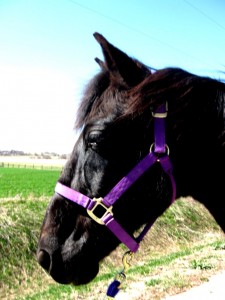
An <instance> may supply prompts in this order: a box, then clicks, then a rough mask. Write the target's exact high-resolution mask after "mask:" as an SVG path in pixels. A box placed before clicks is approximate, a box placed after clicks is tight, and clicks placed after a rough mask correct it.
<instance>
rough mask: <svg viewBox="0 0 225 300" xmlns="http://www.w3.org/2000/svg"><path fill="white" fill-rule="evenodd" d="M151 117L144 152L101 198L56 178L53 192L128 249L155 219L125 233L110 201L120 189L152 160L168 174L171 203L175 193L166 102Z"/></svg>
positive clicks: (133, 179) (119, 194)
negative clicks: (151, 130) (150, 131)
mask: <svg viewBox="0 0 225 300" xmlns="http://www.w3.org/2000/svg"><path fill="white" fill-rule="evenodd" d="M152 115H153V117H154V143H153V144H152V145H151V147H150V150H149V153H148V155H147V156H146V157H145V158H144V159H142V160H141V161H140V162H139V163H138V164H137V165H136V166H135V167H134V168H133V169H132V170H131V171H130V172H129V173H128V174H127V175H126V176H124V177H123V178H122V179H121V180H120V181H119V182H118V183H117V184H116V185H115V186H114V187H113V189H112V190H111V191H110V192H109V193H108V194H107V195H106V196H105V197H104V198H93V199H92V198H89V197H87V196H85V195H83V194H81V193H80V192H77V191H75V190H73V189H71V188H69V187H67V186H65V185H63V184H62V183H60V182H57V184H56V187H55V192H56V193H58V194H59V195H61V196H63V197H65V198H66V199H68V200H71V201H73V202H75V203H77V204H79V205H81V206H82V207H84V208H85V209H87V213H88V215H89V216H90V217H91V218H92V219H93V220H94V221H96V222H97V223H99V224H101V225H105V226H106V227H108V229H109V230H111V231H112V232H113V234H114V235H115V236H116V237H117V238H118V239H119V240H120V241H121V242H122V243H123V244H125V245H126V246H127V247H128V248H129V249H130V251H131V252H136V251H137V250H138V247H139V243H140V242H141V241H142V239H143V238H144V236H145V235H146V233H147V232H148V230H149V229H150V228H151V227H152V225H153V224H154V222H155V220H153V221H151V222H150V223H148V224H147V225H146V226H145V227H144V229H143V230H142V232H141V233H140V234H139V236H138V237H136V238H135V237H133V236H131V235H130V234H128V233H127V232H126V231H125V230H124V229H123V227H122V226H121V225H120V224H119V223H118V222H117V221H116V220H115V219H114V216H113V210H112V209H113V205H114V203H115V202H116V201H117V200H118V199H119V198H120V197H121V196H122V195H123V193H124V192H125V191H126V190H127V189H128V188H129V187H130V186H131V185H132V184H133V183H134V182H135V181H136V180H137V179H138V178H139V177H140V176H141V175H143V174H144V173H145V171H147V170H148V169H149V168H150V167H151V166H152V165H153V164H155V163H156V162H157V163H160V165H161V167H162V169H163V170H164V172H165V173H166V174H167V175H168V177H169V178H170V181H171V185H172V197H171V204H172V202H173V201H174V199H175V197H176V184H175V181H174V178H173V174H172V164H171V161H170V158H169V148H168V146H167V144H166V141H165V118H166V116H167V105H166V104H162V105H161V106H160V107H159V108H158V109H157V110H156V112H154V113H152Z"/></svg>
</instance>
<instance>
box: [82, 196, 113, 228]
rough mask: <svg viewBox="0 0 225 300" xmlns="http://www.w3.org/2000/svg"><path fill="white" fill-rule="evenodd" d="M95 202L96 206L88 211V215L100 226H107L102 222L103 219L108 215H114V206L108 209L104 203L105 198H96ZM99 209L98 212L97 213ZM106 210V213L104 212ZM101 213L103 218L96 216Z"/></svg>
mask: <svg viewBox="0 0 225 300" xmlns="http://www.w3.org/2000/svg"><path fill="white" fill-rule="evenodd" d="M93 201H95V202H96V203H95V205H94V207H93V208H92V209H90V210H89V209H87V213H88V215H89V216H90V217H91V218H92V219H93V220H94V221H95V222H97V223H98V224H100V225H105V223H104V222H103V221H102V219H103V218H104V217H105V216H106V215H107V214H111V215H113V212H112V206H110V207H107V206H105V204H103V203H102V201H103V198H94V199H93ZM97 209H98V211H97ZM102 209H104V211H102ZM97 213H100V215H101V216H97V215H96V214H97Z"/></svg>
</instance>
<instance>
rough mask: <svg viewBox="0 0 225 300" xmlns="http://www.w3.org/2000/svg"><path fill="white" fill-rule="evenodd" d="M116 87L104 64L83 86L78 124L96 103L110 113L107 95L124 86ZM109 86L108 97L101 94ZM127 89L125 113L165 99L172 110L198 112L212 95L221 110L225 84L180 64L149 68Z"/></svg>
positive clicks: (152, 106)
mask: <svg viewBox="0 0 225 300" xmlns="http://www.w3.org/2000/svg"><path fill="white" fill-rule="evenodd" d="M117 88H118V87H115V86H114V85H112V84H111V82H110V74H109V72H108V71H107V70H105V69H104V68H103V69H102V70H101V71H100V73H98V74H97V75H95V76H94V78H93V79H92V80H91V81H90V82H89V84H88V85H87V86H86V88H85V90H84V94H83V98H82V99H81V102H80V106H79V108H78V113H77V120H76V128H81V127H82V126H83V125H84V124H85V122H86V120H87V118H88V117H90V114H91V111H92V108H93V105H95V107H98V108H99V107H100V106H101V110H105V112H106V114H107V113H108V111H109V110H110V103H111V102H112V101H107V98H108V99H109V98H110V95H109V94H110V93H111V96H113V97H118V96H117V92H120V93H121V89H118V90H117ZM106 90H107V94H108V97H106V96H104V97H101V96H102V94H103V93H104V92H105V91H106ZM124 92H125V93H126V94H125V95H124V96H125V97H126V99H127V98H130V100H129V105H127V109H126V110H125V111H124V112H123V113H124V115H123V117H128V116H132V117H135V116H138V115H141V114H143V113H144V112H145V111H146V110H149V108H150V109H151V110H154V109H155V108H156V107H157V106H159V105H160V104H162V103H163V102H165V101H167V102H168V103H169V109H170V111H172V112H173V113H176V112H178V111H179V112H180V111H182V110H183V111H185V110H187V109H188V108H189V109H192V110H196V113H198V112H199V111H200V110H201V109H203V107H206V106H208V105H209V106H210V102H212V101H211V100H210V99H215V101H217V100H218V98H219V99H220V100H221V101H218V105H219V106H220V107H218V108H217V109H218V110H219V111H220V112H221V111H223V102H224V100H223V98H224V97H225V96H224V95H225V84H224V83H222V82H220V81H217V80H214V79H211V78H209V77H201V76H198V75H194V74H192V73H189V72H187V71H184V70H183V69H180V68H165V69H161V70H158V71H156V72H154V73H151V72H149V75H147V76H146V78H145V79H144V80H143V81H142V82H141V83H139V84H137V85H136V86H134V87H132V88H128V89H127V90H124ZM103 102H105V103H104V104H103ZM106 102H107V103H106ZM190 104H191V105H190ZM193 113H194V112H193Z"/></svg>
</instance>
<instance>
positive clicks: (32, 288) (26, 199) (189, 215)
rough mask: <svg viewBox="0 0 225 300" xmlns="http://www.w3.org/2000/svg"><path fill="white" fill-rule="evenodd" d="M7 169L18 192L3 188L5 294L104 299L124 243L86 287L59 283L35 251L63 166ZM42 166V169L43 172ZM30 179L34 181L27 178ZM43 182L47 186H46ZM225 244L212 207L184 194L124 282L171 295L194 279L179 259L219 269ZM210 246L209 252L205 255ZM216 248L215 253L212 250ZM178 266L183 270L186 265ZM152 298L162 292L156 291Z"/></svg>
mask: <svg viewBox="0 0 225 300" xmlns="http://www.w3.org/2000/svg"><path fill="white" fill-rule="evenodd" d="M2 170H6V171H5V173H2V172H1V175H2V174H3V176H2V178H3V177H4V179H3V180H2V181H0V182H1V183H4V185H5V186H8V188H9V189H10V191H11V192H10V193H11V195H12V197H13V198H9V196H8V195H9V193H8V191H7V189H4V191H2V194H1V198H2V199H0V299H7V300H11V299H12V300H38V299H41V300H51V299H52V300H53V299H54V300H58V299H60V300H61V299H71V300H76V299H79V300H82V299H85V300H86V299H90V300H95V299H96V300H99V299H101V298H103V297H104V293H105V291H106V289H107V285H108V283H109V282H111V281H112V280H113V278H114V276H115V274H116V273H117V272H118V271H119V270H121V268H122V262H121V259H122V255H123V253H124V251H125V248H124V246H121V247H118V249H117V250H116V251H114V252H113V253H111V255H110V256H109V257H107V258H106V260H105V261H104V262H103V263H102V264H101V268H100V273H99V275H98V276H97V278H96V279H95V280H94V281H93V282H92V283H90V284H88V285H85V286H80V287H74V286H70V285H69V286H67V285H60V284H57V283H55V282H54V281H53V280H52V279H51V278H50V277H49V276H48V275H47V274H46V273H45V272H44V271H43V270H42V269H41V267H40V266H39V265H38V264H37V262H36V257H35V255H36V249H37V240H38V236H39V233H40V227H41V223H42V221H43V217H44V214H45V211H46V207H47V204H48V202H49V197H50V196H51V195H52V190H53V188H54V185H55V182H56V180H57V178H58V175H59V172H55V171H43V172H42V170H28V169H27V170H22V171H21V169H20V170H19V171H18V170H16V169H11V170H10V171H8V170H9V169H1V171H2ZM20 171H21V172H20ZM30 171H35V172H30ZM39 172H40V174H37V173H39ZM49 172H50V173H49ZM22 174H23V175H22ZM9 178H14V179H13V184H12V185H10V184H9V183H7V181H8V180H11V179H9ZM0 180H1V179H0ZM27 181H30V182H33V184H27ZM34 182H35V183H34ZM14 185H16V186H18V187H20V188H22V187H24V192H22V193H21V194H20V196H19V197H18V190H17V189H14V188H13V186H14ZM39 186H42V189H41V191H40V188H39ZM49 186H50V187H49ZM31 195H32V196H31ZM35 195H36V196H35ZM3 198H4V200H3ZM224 245H225V243H224V240H223V237H222V233H221V231H220V229H219V227H218V225H217V224H216V223H215V221H214V219H213V218H212V217H211V216H210V215H209V213H208V212H207V211H206V210H205V209H204V208H203V207H202V206H201V205H199V204H198V203H197V202H194V201H193V200H191V199H180V200H178V201H176V203H175V204H174V205H173V206H172V207H171V208H170V209H169V210H167V212H166V213H165V214H164V215H163V216H162V217H160V218H159V219H158V220H157V222H156V224H155V225H154V226H153V228H152V230H151V231H150V232H149V233H148V235H147V236H146V238H145V240H144V242H143V243H142V244H141V247H140V251H139V252H138V253H137V254H136V255H135V257H134V260H133V263H132V266H131V268H130V269H129V270H128V272H127V282H126V284H125V286H124V287H127V291H129V287H130V286H132V284H133V283H135V282H136V281H138V280H141V281H142V282H145V286H146V288H147V289H148V290H149V292H152V291H155V293H157V294H160V293H162V295H165V293H167V292H170V291H180V290H182V289H185V288H187V287H189V286H191V285H192V283H190V281H189V282H188V280H187V277H186V275H185V274H183V275H182V274H181V273H178V271H177V270H176V269H175V265H176V264H177V263H178V262H179V264H180V261H183V260H184V261H185V260H187V261H189V262H188V263H187V264H186V265H185V268H186V269H187V270H189V271H190V272H194V274H195V272H213V271H214V270H216V269H217V268H218V266H216V263H215V262H216V261H217V259H216V258H217V256H218V257H219V255H221V252H223V251H224V249H225V247H224ZM206 249H209V250H207V251H209V253H208V252H207V251H206ZM204 251H206V255H205V256H201V255H202V253H203V252H204ZM211 251H213V255H210V253H211ZM218 263H219V264H220V263H221V260H219V259H218ZM179 264H178V265H179ZM209 266H210V268H209ZM168 270H171V272H170V275H168V274H167V273H168ZM178 270H181V269H180V267H178ZM87 271H88V270H87ZM187 273H188V272H187ZM205 274H206V273H204V274H203V273H201V274H200V276H199V278H200V281H201V280H202V281H203V279H204V280H206V278H207V277H206V275H205ZM195 276H197V275H195ZM201 278H202V279H201ZM131 299H132V298H131ZM151 299H156V298H154V295H153V296H152V297H151Z"/></svg>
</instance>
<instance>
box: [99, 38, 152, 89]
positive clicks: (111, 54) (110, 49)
mask: <svg viewBox="0 0 225 300" xmlns="http://www.w3.org/2000/svg"><path fill="white" fill-rule="evenodd" d="M94 37H95V39H96V40H97V42H98V43H99V44H100V46H101V48H102V52H103V55H104V58H105V63H103V64H104V67H106V68H107V69H108V71H109V72H110V74H111V75H112V77H113V79H114V80H115V79H116V80H117V81H119V82H120V83H126V84H127V85H128V86H130V87H133V86H135V85H137V84H138V83H140V82H141V81H142V80H143V79H144V78H145V77H147V76H148V75H149V74H150V73H151V72H150V70H149V69H148V68H147V67H146V66H144V65H143V64H141V63H140V62H138V61H137V60H134V59H132V58H131V57H129V56H128V55H127V54H125V53H124V52H122V51H121V50H119V49H118V48H116V47H114V46H113V45H112V44H110V43H109V42H108V41H107V40H106V39H105V38H104V37H103V36H102V35H101V34H99V33H97V32H96V33H94ZM99 61H100V60H98V61H97V62H98V63H99ZM99 64H100V63H99ZM103 64H102V63H101V64H100V66H101V67H102V66H103Z"/></svg>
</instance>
